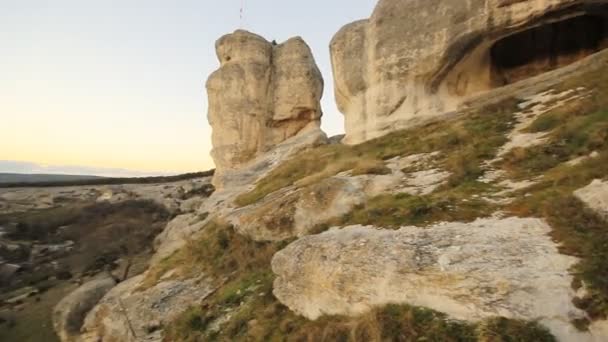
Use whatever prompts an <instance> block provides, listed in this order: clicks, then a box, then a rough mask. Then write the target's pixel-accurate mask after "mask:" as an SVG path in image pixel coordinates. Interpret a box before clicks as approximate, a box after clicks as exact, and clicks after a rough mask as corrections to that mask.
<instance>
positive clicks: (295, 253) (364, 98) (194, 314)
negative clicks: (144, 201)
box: [58, 0, 608, 342]
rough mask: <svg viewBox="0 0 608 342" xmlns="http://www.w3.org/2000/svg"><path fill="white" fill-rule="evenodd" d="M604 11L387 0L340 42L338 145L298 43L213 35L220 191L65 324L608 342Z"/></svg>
mask: <svg viewBox="0 0 608 342" xmlns="http://www.w3.org/2000/svg"><path fill="white" fill-rule="evenodd" d="M412 13H416V14H417V15H416V17H415V18H414V19H412V15H411V14H412ZM438 14H441V16H440V15H438ZM409 19H412V20H409ZM605 19H606V7H605V4H604V2H598V1H593V2H589V1H577V0H533V1H532V0H531V1H526V0H522V1H503V0H472V1H467V2H464V3H462V4H460V3H459V4H458V5H456V4H455V3H453V2H450V1H440V0H437V1H431V2H428V1H426V2H422V1H397V0H381V1H379V3H378V5H377V7H376V10H375V11H374V13H373V14H372V16H371V18H370V19H369V20H366V21H361V22H357V23H354V24H351V25H348V26H346V27H345V28H344V29H342V30H341V31H340V32H339V33H338V34H337V35H336V38H335V39H334V40H333V42H332V47H331V48H332V55H333V57H332V58H333V63H334V69H335V70H334V71H335V83H336V89H337V94H336V96H337V100H338V103H339V106H340V108H341V110H343V111H344V113H345V115H346V121H347V125H346V138H345V142H346V143H347V144H335V143H334V144H327V139H326V137H325V135H324V134H323V133H322V132H321V131H320V130H319V129H318V120H319V117H320V113H321V111H320V108H319V106H318V99H319V96H320V88H319V86H320V84H321V83H320V78H319V77H317V76H318V72H317V71H316V67H315V66H314V61H313V60H312V56H311V54H310V51H309V49H308V48H307V47H306V46H305V44H304V43H303V42H302V41H300V40H298V39H296V40H290V41H288V42H286V43H284V44H281V45H273V44H272V43H268V42H267V41H266V40H264V39H263V38H261V37H259V36H257V35H254V34H250V33H247V32H243V31H237V32H236V33H234V34H231V35H228V36H226V37H224V38H221V39H220V40H219V41H218V44H217V49H218V56H219V59H220V61H221V67H220V69H219V71H218V72H216V73H215V74H214V75H212V76H211V77H210V80H209V82H208V90H209V94H210V113H209V116H210V121H211V124H212V126H213V128H214V139H213V140H214V152H213V153H214V158H216V162H217V163H218V168H219V169H220V172H219V173H217V174H216V176H215V179H214V184H217V185H219V189H218V191H216V192H214V193H213V194H212V195H211V196H209V197H208V198H205V199H203V200H201V201H200V202H199V203H198V204H197V205H196V206H194V207H193V210H192V211H190V212H187V213H183V214H181V215H178V216H176V217H175V218H173V219H172V221H171V222H169V223H168V224H167V226H166V228H165V229H164V231H163V232H162V233H161V234H160V235H159V236H158V237H157V239H156V245H155V247H156V249H155V255H154V256H153V258H152V260H151V263H150V266H149V268H148V269H147V270H146V271H145V272H144V273H142V274H141V275H139V276H137V277H133V278H130V279H128V280H126V281H123V282H120V283H119V284H118V285H117V286H115V287H113V288H112V289H111V290H109V291H108V292H107V294H106V295H105V296H104V297H103V298H102V299H101V300H100V301H99V302H98V303H97V305H95V306H94V307H93V308H92V310H90V311H89V312H88V314H87V315H86V317H81V320H79V321H78V322H79V323H81V324H77V325H69V326H70V329H71V330H70V332H71V334H70V337H69V339H73V340H75V341H100V340H101V341H161V340H164V341H207V340H221V341H239V340H242V341H251V340H253V341H274V340H277V341H283V340H287V341H302V340H307V341H334V340H345V341H386V340H391V341H392V340H397V341H416V340H434V341H509V340H516V341H555V340H558V341H598V342H599V341H605V340H607V339H608V321H607V318H608V283H607V282H606V279H607V276H608V262H607V261H606V260H608V247H607V246H608V221H607V220H606V212H607V211H608V208H606V196H607V192H606V186H605V184H606V182H607V181H608V178H607V177H608V97H607V96H606V94H608V51H605V50H602V49H603V47H605V38H606V36H607V35H606V33H607V29H608V25H606V21H605ZM414 25H415V26H414ZM547 25H548V26H547ZM566 28H568V29H566ZM587 34H591V36H592V37H594V38H593V39H591V38H589V39H588V37H587V38H585V39H582V38H581V39H579V40H577V42H573V40H572V38H573V37H574V38H577V37H579V36H580V37H582V36H585V35H587ZM538 37H540V38H538ZM545 38H551V39H549V41H551V42H553V43H551V44H553V45H551V46H549V47H546V46H543V45H542V44H541V45H538V44H540V43H539V41H541V40H544V39H545ZM567 42H570V43H571V44H570V43H567ZM526 44H528V45H526ZM530 44H531V45H532V46H537V45H538V48H537V50H534V49H532V50H534V51H532V52H530V51H528V50H526V49H520V50H521V51H519V50H518V51H517V52H512V51H510V49H509V48H508V47H509V46H511V47H512V46H528V47H529V46H530ZM526 51H527V52H526ZM287 52H289V53H287ZM284 54H285V55H284ZM288 56H290V57H289V58H288ZM283 58H287V59H288V60H290V61H291V62H290V63H292V64H295V65H296V66H297V67H294V68H293V70H290V72H286V71H281V70H282V68H284V67H285V65H283V66H282V64H281V63H282V62H281V61H282V60H283ZM291 71H293V73H291ZM283 76H284V77H285V78H284V79H283V78H282V77H283ZM235 90H238V91H235ZM248 112H251V113H252V114H251V115H248V114H247V113H248ZM302 113H305V115H304V114H302ZM300 114H302V115H300ZM283 124H285V125H283ZM277 132H278V133H277ZM89 286H90V287H89V288H93V289H95V288H97V287H95V286H93V285H89ZM86 289H87V288H85V289H84V290H83V289H81V290H80V292H76V293H75V294H74V296H75V298H79V296H80V295H81V294H82V293H83V292H86V291H85V290H86ZM90 293H91V294H92V295H93V297H95V299H96V298H97V295H96V294H97V291H90ZM68 298H69V297H68ZM66 300H67V299H66ZM60 323H61V322H59V324H58V326H60V327H61V326H66V325H65V324H63V325H61V324H60ZM77 331H79V332H80V333H77Z"/></svg>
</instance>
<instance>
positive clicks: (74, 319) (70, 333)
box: [53, 276, 116, 342]
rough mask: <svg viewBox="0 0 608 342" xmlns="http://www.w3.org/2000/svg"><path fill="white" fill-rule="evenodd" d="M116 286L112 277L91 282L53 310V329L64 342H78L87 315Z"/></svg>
mask: <svg viewBox="0 0 608 342" xmlns="http://www.w3.org/2000/svg"><path fill="white" fill-rule="evenodd" d="M115 285H116V281H114V279H113V278H112V277H109V276H106V277H102V278H99V279H95V280H91V281H90V282H88V283H85V284H84V285H82V286H80V287H79V288H78V289H76V290H75V291H74V292H72V293H70V294H69V295H68V296H66V297H65V298H63V299H62V300H61V301H60V302H59V303H58V304H57V305H56V306H55V309H54V310H53V327H54V329H55V332H56V333H57V335H58V336H59V338H60V339H61V341H63V342H69V341H78V340H79V338H80V328H81V327H82V324H83V323H84V319H85V317H86V315H87V314H88V313H89V311H91V310H92V309H93V307H95V305H97V303H98V302H99V301H100V300H101V298H103V296H104V295H105V294H106V293H107V292H108V291H110V290H111V289H112V288H113V287H114V286H115Z"/></svg>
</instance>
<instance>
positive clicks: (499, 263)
mask: <svg viewBox="0 0 608 342" xmlns="http://www.w3.org/2000/svg"><path fill="white" fill-rule="evenodd" d="M550 231H551V228H550V227H549V226H548V225H547V224H546V223H544V222H543V221H542V220H538V219H522V218H508V219H482V220H478V221H476V222H473V223H470V224H465V223H458V222H452V223H444V224H439V225H437V226H433V227H428V228H418V227H404V228H402V229H400V230H397V231H391V230H384V229H377V228H374V227H362V226H353V227H346V228H343V229H333V230H330V231H328V232H325V233H323V234H319V235H313V236H307V237H303V238H301V239H299V240H297V241H296V242H294V243H292V244H291V245H289V246H288V247H287V248H286V249H284V250H282V251H280V252H279V253H277V254H276V255H275V256H274V258H273V260H272V269H273V271H274V272H275V273H276V274H277V276H278V278H277V279H276V280H275V284H274V294H275V296H276V297H277V298H278V299H279V300H280V301H281V302H282V303H284V304H285V305H287V306H288V307H289V308H290V309H292V310H294V311H295V312H297V313H299V314H302V315H304V316H305V317H307V318H309V319H316V318H318V317H320V316H321V315H332V314H347V315H357V314H360V313H364V312H366V311H368V310H370V309H371V308H372V307H374V306H381V305H384V304H388V303H407V304H410V305H417V306H424V307H428V308H432V309H435V310H438V311H441V312H445V313H447V314H449V315H450V317H453V318H456V319H463V320H471V321H478V320H482V319H484V318H487V317H493V316H504V317H509V318H518V319H528V320H536V319H538V320H540V321H541V323H543V324H544V325H546V326H547V327H549V328H550V329H551V330H552V332H553V333H554V334H555V335H556V336H558V337H561V338H563V340H564V341H575V340H576V341H585V340H590V341H591V340H592V338H593V336H592V335H590V334H582V333H579V332H577V331H576V329H575V328H574V327H573V326H572V325H571V324H570V321H571V320H572V319H574V318H576V317H584V313H583V312H581V311H580V310H578V309H577V308H575V307H574V305H573V304H572V301H571V300H572V298H573V297H574V296H575V293H574V291H573V290H572V288H571V286H570V284H571V281H572V276H571V275H570V274H569V272H568V270H569V268H570V267H571V266H572V265H573V264H574V263H576V261H577V259H576V258H573V257H570V256H565V255H561V254H559V252H558V249H557V246H556V245H555V244H554V243H553V242H552V241H551V239H550V237H549V236H548V235H547V234H548V233H549V232H550Z"/></svg>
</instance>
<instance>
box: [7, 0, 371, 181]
mask: <svg viewBox="0 0 608 342" xmlns="http://www.w3.org/2000/svg"><path fill="white" fill-rule="evenodd" d="M375 3H376V1H374V0H331V1H327V0H324V1H321V0H312V1H310V0H309V1H289V0H288V1H276V0H250V1H247V0H245V1H244V9H245V11H244V14H245V17H244V21H243V22H242V23H241V21H240V19H239V8H240V6H241V0H228V1H211V0H198V1H194V0H174V1H168V0H164V1H160V0H145V1H144V0H120V1H118V0H46V1H44V0H37V1H35V0H19V1H10V0H0V46H1V49H0V52H1V53H0V75H2V77H0V119H1V123H0V172H44V171H45V170H46V171H48V172H56V173H62V172H64V173H75V172H79V170H81V172H82V173H88V174H103V175H112V174H120V175H125V174H130V175H140V174H148V173H179V172H190V171H197V170H205V169H209V168H212V167H213V163H212V160H211V158H210V157H209V150H210V149H211V142H210V136H211V128H210V127H209V125H208V123H207V118H206V114H207V113H206V111H207V98H206V93H205V91H204V83H205V81H206V79H207V76H208V75H209V74H210V73H211V72H212V71H213V70H215V69H216V68H217V66H218V62H217V59H216V57H215V51H214V42H215V40H216V39H217V38H219V37H220V36H221V35H223V34H225V33H229V32H232V31H234V30H235V29H237V28H239V27H242V28H244V29H247V30H249V31H252V32H256V33H259V34H261V35H263V36H265V37H266V38H267V39H269V40H272V39H276V40H277V41H283V40H286V39H287V38H289V37H291V36H295V35H300V36H302V37H303V38H304V39H305V40H306V41H307V43H309V45H310V46H311V48H312V50H313V52H314V54H315V58H316V60H317V63H318V65H319V67H320V68H321V71H322V73H323V76H324V78H325V95H324V98H323V103H322V104H323V109H324V112H325V116H324V118H323V128H324V130H325V131H326V132H327V133H328V135H334V134H338V133H340V132H342V131H343V127H342V125H343V120H342V115H341V114H340V113H339V112H338V110H337V109H336V106H335V102H334V97H333V87H332V78H331V67H330V60H329V48H328V46H329V41H330V40H331V38H332V36H333V34H334V33H336V32H337V31H338V29H339V28H340V27H341V26H343V25H345V24H347V23H349V22H351V21H353V20H356V19H361V18H365V17H367V16H369V15H370V13H371V11H372V9H373V7H374V5H375ZM15 165H16V166H15ZM117 169H121V171H120V172H119V171H116V170H117ZM125 169H126V170H129V171H128V172H127V171H125Z"/></svg>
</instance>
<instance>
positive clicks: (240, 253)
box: [140, 221, 289, 290]
mask: <svg viewBox="0 0 608 342" xmlns="http://www.w3.org/2000/svg"><path fill="white" fill-rule="evenodd" d="M287 243H289V241H285V242H276V243H271V242H256V241H253V240H251V239H249V238H247V237H245V236H242V235H240V234H238V233H237V232H236V231H235V230H234V227H233V226H231V225H228V224H225V223H222V222H217V221H211V222H209V223H208V224H207V225H206V226H205V227H204V228H203V230H202V233H201V235H200V236H198V237H196V238H193V239H190V240H188V241H187V243H186V246H184V247H183V248H180V249H179V250H178V251H177V252H175V253H174V254H173V255H171V256H169V257H167V258H165V259H164V260H162V261H161V262H159V263H158V264H156V265H154V266H153V267H152V268H151V269H150V270H148V272H147V274H146V278H145V279H144V280H143V282H142V285H141V286H140V290H145V289H147V288H149V287H151V286H153V285H154V284H156V283H157V282H158V281H159V280H160V278H161V277H162V276H163V275H165V274H166V273H167V272H168V271H170V270H176V272H175V277H180V278H183V279H186V278H191V277H193V276H196V275H199V274H201V273H205V274H206V275H208V276H210V277H212V278H216V279H220V278H222V277H224V276H226V275H227V274H228V275H230V274H245V273H248V272H251V271H255V270H257V269H260V268H264V267H266V266H267V265H269V264H270V260H271V258H272V256H273V255H274V254H275V253H276V252H277V251H278V250H280V249H281V248H282V247H285V246H286V244H287Z"/></svg>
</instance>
